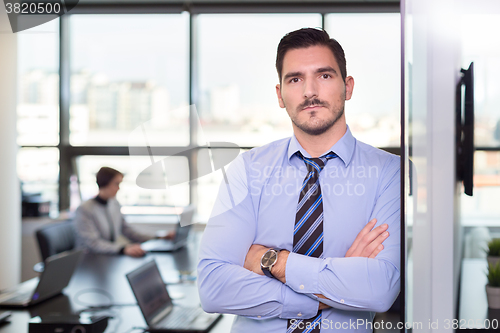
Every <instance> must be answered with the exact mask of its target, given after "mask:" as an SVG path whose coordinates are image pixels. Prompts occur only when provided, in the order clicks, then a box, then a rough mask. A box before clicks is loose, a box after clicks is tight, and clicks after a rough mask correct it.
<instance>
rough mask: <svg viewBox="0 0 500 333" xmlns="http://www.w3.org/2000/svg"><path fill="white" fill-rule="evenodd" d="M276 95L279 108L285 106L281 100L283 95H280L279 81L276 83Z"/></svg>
mask: <svg viewBox="0 0 500 333" xmlns="http://www.w3.org/2000/svg"><path fill="white" fill-rule="evenodd" d="M276 95H277V96H278V103H279V105H280V108H282V109H283V108H285V102H283V97H281V86H280V85H279V83H278V84H277V85H276Z"/></svg>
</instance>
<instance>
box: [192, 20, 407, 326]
mask: <svg viewBox="0 0 500 333" xmlns="http://www.w3.org/2000/svg"><path fill="white" fill-rule="evenodd" d="M276 69H277V71H278V75H279V80H280V83H279V84H278V85H277V86H276V93H277V96H278V101H279V105H280V107H281V108H286V111H287V113H288V115H289V116H290V119H291V120H292V126H293V136H292V137H291V138H286V139H282V140H278V141H275V142H272V143H270V144H268V145H265V146H263V147H259V148H255V149H252V150H251V151H249V152H246V153H244V154H241V155H240V156H239V157H238V158H237V159H236V160H235V161H234V162H233V163H232V165H231V166H230V168H229V169H228V172H227V182H223V183H222V185H221V187H220V190H219V194H218V197H217V200H216V204H215V205H214V209H213V211H212V215H211V218H210V220H209V222H208V224H207V228H206V230H205V233H204V236H203V240H202V244H201V249H200V262H199V264H198V287H199V293H200V299H201V303H202V307H203V308H204V310H205V311H207V312H218V313H231V314H236V315H237V317H236V319H235V321H234V323H233V326H232V332H287V333H292V332H315V333H318V332H336V331H341V332H354V331H355V332H371V331H372V329H371V326H370V324H371V322H372V321H373V318H374V315H375V312H384V311H387V310H388V309H389V308H390V306H391V305H392V303H393V302H394V300H395V299H396V297H397V295H398V293H399V278H400V276H399V265H400V244H399V239H400V227H399V225H400V223H399V222H400V162H399V157H397V156H395V155H391V154H389V153H386V152H383V151H381V150H379V149H376V148H374V147H371V146H369V145H367V144H364V143H362V142H360V141H357V140H356V139H355V138H354V137H353V136H352V134H351V132H350V130H349V127H348V126H347V124H346V120H345V114H344V104H345V101H346V100H349V99H350V98H351V96H352V92H353V88H354V79H353V78H352V77H351V76H347V75H346V61H345V56H344V51H343V50H342V47H341V46H340V44H338V42H337V41H335V40H334V39H330V37H329V36H328V34H327V33H326V32H325V31H324V30H319V29H311V28H307V29H300V30H297V31H294V32H291V33H289V34H287V35H285V36H284V37H283V38H282V40H281V41H280V44H279V46H278V52H277V57H276ZM389 233H390V237H389ZM382 243H384V244H382Z"/></svg>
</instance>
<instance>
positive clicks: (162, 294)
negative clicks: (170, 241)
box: [127, 260, 172, 324]
mask: <svg viewBox="0 0 500 333" xmlns="http://www.w3.org/2000/svg"><path fill="white" fill-rule="evenodd" d="M127 278H128V280H129V283H130V286H131V287H132V291H133V292H134V294H135V297H136V298H137V303H138V304H139V307H140V308H141V311H142V314H143V315H144V318H145V319H146V321H147V322H148V324H149V322H151V320H152V319H153V318H154V317H155V316H156V315H157V314H158V313H160V312H162V311H164V310H165V309H166V308H168V307H170V306H172V300H171V299H170V296H169V295H168V292H167V289H166V287H165V284H164V283H163V280H162V278H161V275H160V271H158V266H156V262H155V261H154V260H153V261H150V262H148V263H147V264H144V265H143V266H141V267H139V268H138V269H136V270H135V271H133V272H131V273H129V274H127Z"/></svg>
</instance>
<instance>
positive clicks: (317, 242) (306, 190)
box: [287, 152, 337, 333]
mask: <svg viewBox="0 0 500 333" xmlns="http://www.w3.org/2000/svg"><path fill="white" fill-rule="evenodd" d="M297 156H299V157H300V158H301V159H302V160H303V161H304V163H305V164H306V166H307V171H308V172H307V175H306V178H305V179H304V182H303V183H302V188H301V189H300V194H299V203H298V205H297V212H296V215H295V228H294V230H293V252H295V253H298V254H303V255H306V256H310V257H316V258H322V257H323V196H322V195H321V187H320V185H319V173H320V172H321V170H323V168H324V167H325V164H326V162H327V161H328V160H329V159H332V158H335V157H337V155H336V154H335V153H333V152H329V153H328V154H326V155H323V156H321V157H319V158H307V157H304V156H303V155H302V154H301V153H300V152H298V153H297ZM321 314H322V313H321V311H318V314H317V315H316V317H313V318H311V319H302V320H296V321H295V322H294V323H293V324H292V321H291V320H288V326H287V327H288V329H287V333H292V332H293V333H299V332H304V333H319V331H320V322H321Z"/></svg>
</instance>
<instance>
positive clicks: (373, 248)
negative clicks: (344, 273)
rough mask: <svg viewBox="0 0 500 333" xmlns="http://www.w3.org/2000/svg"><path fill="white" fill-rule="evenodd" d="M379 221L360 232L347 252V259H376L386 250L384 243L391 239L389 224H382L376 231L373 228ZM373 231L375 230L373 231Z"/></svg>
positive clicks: (372, 221) (371, 222)
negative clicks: (388, 229)
mask: <svg viewBox="0 0 500 333" xmlns="http://www.w3.org/2000/svg"><path fill="white" fill-rule="evenodd" d="M376 223H377V219H373V220H371V221H370V222H368V223H367V224H366V226H365V227H364V228H363V230H361V231H360V233H359V234H358V236H356V239H355V240H354V242H353V243H352V245H351V247H350V248H349V250H347V252H346V254H345V257H346V258H347V257H364V258H372V259H373V258H375V257H376V256H377V254H379V253H380V251H382V250H383V249H384V246H383V245H382V243H383V242H384V241H385V240H386V238H387V237H389V232H388V231H387V228H388V227H389V226H388V225H387V224H385V223H384V224H382V225H380V226H378V227H376V228H375V229H373V227H374V226H375V224H376ZM372 229H373V230H372Z"/></svg>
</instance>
